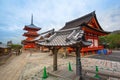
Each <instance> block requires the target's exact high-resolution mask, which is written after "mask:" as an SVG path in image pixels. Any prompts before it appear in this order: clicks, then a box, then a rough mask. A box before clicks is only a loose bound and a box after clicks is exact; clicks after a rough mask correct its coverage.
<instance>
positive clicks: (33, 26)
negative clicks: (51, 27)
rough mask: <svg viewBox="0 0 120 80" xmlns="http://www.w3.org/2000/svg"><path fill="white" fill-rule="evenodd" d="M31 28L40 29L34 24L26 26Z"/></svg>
mask: <svg viewBox="0 0 120 80" xmlns="http://www.w3.org/2000/svg"><path fill="white" fill-rule="evenodd" d="M25 26H27V27H29V28H33V29H40V28H39V27H37V26H35V25H34V24H30V25H25Z"/></svg>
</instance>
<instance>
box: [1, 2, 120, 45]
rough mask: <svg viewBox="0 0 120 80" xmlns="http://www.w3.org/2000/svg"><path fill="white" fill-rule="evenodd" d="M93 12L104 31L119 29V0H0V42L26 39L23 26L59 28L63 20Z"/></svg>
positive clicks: (62, 24) (17, 41) (63, 23)
mask: <svg viewBox="0 0 120 80" xmlns="http://www.w3.org/2000/svg"><path fill="white" fill-rule="evenodd" d="M94 10H95V11H96V15H97V19H98V21H99V23H100V25H101V27H102V28H103V29H104V30H105V31H113V30H118V29H120V0H0V36H1V37H0V41H1V42H4V43H6V42H7V41H9V40H12V41H13V42H14V43H20V42H21V40H23V39H25V37H23V36H22V34H23V33H24V32H25V31H23V27H24V26H25V25H29V24H30V21H31V14H33V15H34V24H35V25H36V26H38V27H41V28H42V29H41V30H40V31H39V33H40V32H44V31H46V30H49V29H52V28H55V30H58V29H60V28H62V27H63V26H64V25H65V22H68V21H71V20H73V19H76V18H79V17H81V16H83V15H85V14H88V13H90V12H92V11H94Z"/></svg>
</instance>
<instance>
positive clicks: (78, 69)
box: [76, 47, 82, 80]
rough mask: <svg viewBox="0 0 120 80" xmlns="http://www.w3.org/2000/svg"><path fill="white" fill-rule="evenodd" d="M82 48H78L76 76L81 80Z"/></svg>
mask: <svg viewBox="0 0 120 80" xmlns="http://www.w3.org/2000/svg"><path fill="white" fill-rule="evenodd" d="M80 50H81V48H80V47H76V75H77V76H79V77H80V78H79V80H82V65H81V55H80Z"/></svg>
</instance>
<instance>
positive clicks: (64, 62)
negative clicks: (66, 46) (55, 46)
mask: <svg viewBox="0 0 120 80" xmlns="http://www.w3.org/2000/svg"><path fill="white" fill-rule="evenodd" d="M30 53H31V52H29V51H23V53H22V54H21V55H19V56H15V55H12V57H10V58H9V59H8V60H7V61H6V63H5V64H3V65H1V66H0V80H43V79H42V76H43V69H44V67H46V69H47V73H48V78H47V79H44V80H78V78H77V77H76V75H75V74H76V73H75V72H76V71H75V68H76V66H75V65H76V64H75V63H76V62H75V61H76V58H75V57H74V56H67V58H64V57H62V56H61V54H58V71H56V72H53V71H52V68H53V67H52V64H53V56H50V53H49V52H40V51H36V52H32V55H31V54H30ZM119 53H120V51H113V53H112V54H109V55H103V54H101V55H98V54H94V55H87V56H85V57H82V59H81V61H82V68H83V74H84V76H86V75H87V76H89V77H94V76H95V69H96V68H95V66H98V69H99V72H98V73H99V75H100V76H101V77H102V79H101V80H120V54H119ZM69 62H70V63H71V67H72V71H69V69H68V63H69ZM86 80H89V79H86ZM91 80H92V79H91Z"/></svg>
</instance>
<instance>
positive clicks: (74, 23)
mask: <svg viewBox="0 0 120 80" xmlns="http://www.w3.org/2000/svg"><path fill="white" fill-rule="evenodd" d="M95 16H96V15H95V11H93V12H91V13H89V14H87V15H85V16H82V17H80V18H77V19H75V20H72V21H69V22H67V23H66V24H65V26H64V27H63V28H62V30H63V29H69V28H73V27H76V26H80V25H81V24H83V23H88V22H89V21H90V20H91V19H92V18H93V17H95Z"/></svg>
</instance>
